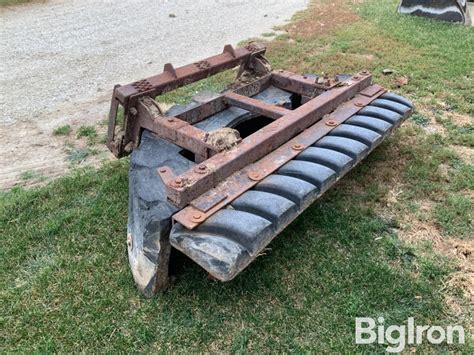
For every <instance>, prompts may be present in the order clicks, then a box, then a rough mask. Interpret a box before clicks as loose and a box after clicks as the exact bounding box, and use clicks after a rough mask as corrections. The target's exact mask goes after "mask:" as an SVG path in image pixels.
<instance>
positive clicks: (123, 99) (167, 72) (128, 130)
mask: <svg viewBox="0 0 474 355" xmlns="http://www.w3.org/2000/svg"><path fill="white" fill-rule="evenodd" d="M265 50H266V48H265V46H264V45H262V44H258V43H251V44H249V45H247V46H245V47H241V48H236V49H234V48H233V47H232V46H230V45H227V46H226V47H225V48H224V51H223V52H222V53H221V54H218V55H215V56H212V57H209V58H207V59H204V60H201V61H199V62H196V63H193V64H189V65H185V66H183V67H179V68H176V69H175V68H174V67H173V66H172V65H171V64H169V63H168V64H166V65H165V67H164V69H163V73H161V74H158V75H155V76H152V77H149V78H146V79H143V80H139V81H136V82H134V83H131V84H128V85H124V86H120V87H116V88H115V90H114V93H113V98H112V105H111V110H110V115H109V122H110V123H109V135H108V137H107V146H108V147H109V149H110V150H111V151H112V153H113V154H114V155H115V156H117V157H119V158H120V157H122V156H124V155H127V154H129V153H130V152H131V150H132V149H133V148H134V147H136V146H137V145H138V143H139V133H140V126H138V125H137V122H138V121H139V120H138V119H137V117H136V114H137V107H136V104H137V102H138V100H139V99H140V98H141V97H144V96H149V97H155V96H157V95H160V94H163V93H165V92H168V91H171V90H174V89H177V88H179V87H181V86H184V85H188V84H191V83H193V82H196V81H199V80H201V79H205V78H207V77H209V76H211V75H214V74H217V73H219V72H221V71H224V70H227V69H231V68H234V67H236V66H238V65H242V64H244V63H248V62H251V59H252V58H253V57H254V56H259V55H263V54H264V53H265ZM118 104H120V105H122V106H123V108H124V127H123V132H119V133H118V134H116V133H115V129H114V126H115V124H116V121H117V111H116V109H115V108H116V107H114V106H118ZM116 136H117V137H116Z"/></svg>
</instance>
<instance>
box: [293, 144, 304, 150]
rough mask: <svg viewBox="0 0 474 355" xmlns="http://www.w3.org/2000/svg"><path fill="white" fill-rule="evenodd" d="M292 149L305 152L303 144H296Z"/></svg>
mask: <svg viewBox="0 0 474 355" xmlns="http://www.w3.org/2000/svg"><path fill="white" fill-rule="evenodd" d="M291 148H292V149H294V150H303V148H304V146H303V144H299V143H295V144H293V145H292V146H291Z"/></svg>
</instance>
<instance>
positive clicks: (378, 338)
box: [355, 317, 464, 353]
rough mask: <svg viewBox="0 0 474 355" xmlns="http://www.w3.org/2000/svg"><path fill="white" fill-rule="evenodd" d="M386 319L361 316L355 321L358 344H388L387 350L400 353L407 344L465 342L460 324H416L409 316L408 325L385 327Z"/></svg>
mask: <svg viewBox="0 0 474 355" xmlns="http://www.w3.org/2000/svg"><path fill="white" fill-rule="evenodd" d="M384 322H385V319H384V318H383V317H379V318H377V323H378V324H376V322H375V319H374V318H369V317H361V318H356V321H355V342H356V344H374V343H378V344H387V348H386V350H387V351H388V352H390V353H398V352H400V351H403V350H404V349H405V346H406V345H412V344H417V345H419V344H422V343H423V342H428V343H430V344H442V343H444V342H445V343H446V344H454V343H456V344H464V328H463V327H462V326H460V325H449V326H447V327H445V328H443V327H441V326H438V325H416V324H415V319H414V318H413V317H410V318H408V320H407V322H406V325H390V326H388V327H385V325H384Z"/></svg>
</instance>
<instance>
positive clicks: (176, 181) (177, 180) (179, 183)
mask: <svg viewBox="0 0 474 355" xmlns="http://www.w3.org/2000/svg"><path fill="white" fill-rule="evenodd" d="M174 185H176V186H177V187H181V186H183V179H181V178H179V177H178V178H176V179H174Z"/></svg>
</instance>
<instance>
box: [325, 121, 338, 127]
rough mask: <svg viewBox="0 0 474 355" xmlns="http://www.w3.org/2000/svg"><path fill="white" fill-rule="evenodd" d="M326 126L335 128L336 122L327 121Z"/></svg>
mask: <svg viewBox="0 0 474 355" xmlns="http://www.w3.org/2000/svg"><path fill="white" fill-rule="evenodd" d="M326 126H330V127H334V126H337V122H336V121H335V120H328V121H326Z"/></svg>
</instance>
